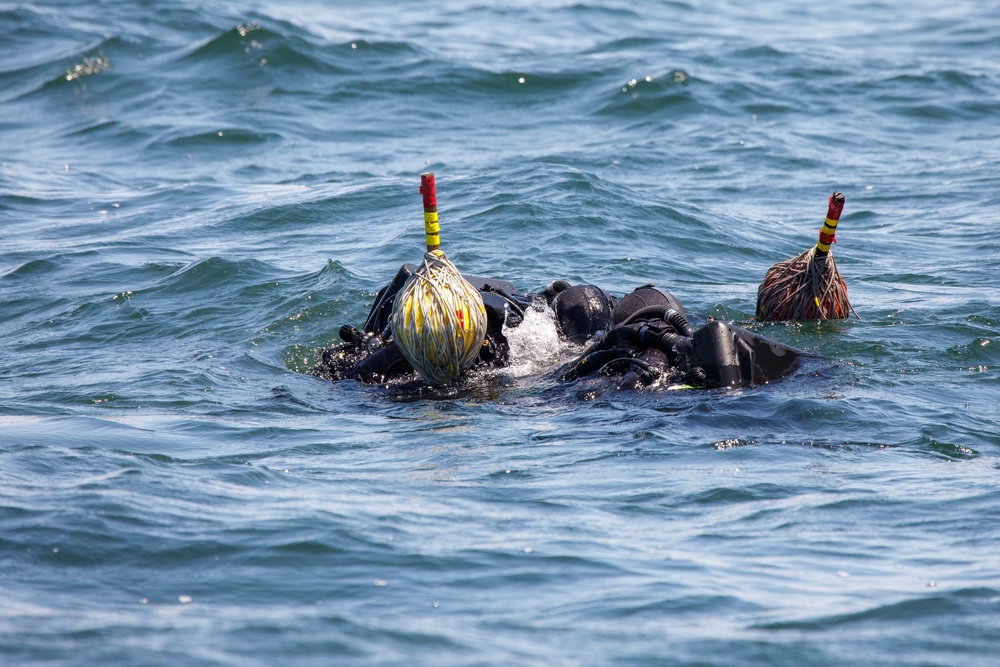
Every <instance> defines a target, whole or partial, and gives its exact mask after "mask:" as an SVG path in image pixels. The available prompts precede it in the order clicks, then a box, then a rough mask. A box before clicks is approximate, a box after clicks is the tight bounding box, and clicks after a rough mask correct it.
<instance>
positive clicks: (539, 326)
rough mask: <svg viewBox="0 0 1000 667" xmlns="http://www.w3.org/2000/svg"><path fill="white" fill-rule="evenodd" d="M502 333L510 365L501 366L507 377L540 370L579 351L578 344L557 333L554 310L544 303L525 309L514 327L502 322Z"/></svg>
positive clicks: (567, 358)
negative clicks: (540, 307) (541, 307)
mask: <svg viewBox="0 0 1000 667" xmlns="http://www.w3.org/2000/svg"><path fill="white" fill-rule="evenodd" d="M503 333H504V335H505V336H506V337H507V342H508V343H509V344H510V365H509V366H508V367H507V368H506V369H504V370H505V372H506V374H507V375H509V376H511V377H524V376H526V375H538V374H540V373H544V372H546V371H549V370H551V369H553V368H555V367H557V366H559V365H560V364H563V363H565V362H567V361H569V360H570V359H572V358H573V357H574V356H575V354H576V353H578V352H579V348H578V346H576V345H574V344H572V343H570V342H568V341H566V340H565V339H563V338H562V337H561V336H560V335H559V329H558V326H557V325H556V316H555V313H554V312H552V309H551V308H549V307H548V306H546V307H545V308H544V309H542V310H536V309H535V308H528V309H526V310H525V312H524V321H523V322H521V324H520V325H518V326H516V327H512V328H509V327H507V326H504V329H503Z"/></svg>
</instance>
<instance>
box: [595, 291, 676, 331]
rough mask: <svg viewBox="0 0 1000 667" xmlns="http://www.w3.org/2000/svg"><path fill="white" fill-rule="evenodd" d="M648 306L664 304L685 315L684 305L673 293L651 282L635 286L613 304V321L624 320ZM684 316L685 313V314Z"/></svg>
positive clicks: (616, 322)
mask: <svg viewBox="0 0 1000 667" xmlns="http://www.w3.org/2000/svg"><path fill="white" fill-rule="evenodd" d="M648 306H665V307H667V308H673V309H674V310H676V311H677V312H678V313H680V314H681V315H685V313H684V306H682V305H681V302H680V301H678V300H677V297H675V296H674V295H673V294H671V293H670V292H668V291H667V290H665V289H662V288H660V287H654V286H653V285H652V284H649V285H643V286H642V287H636V288H635V289H634V290H632V291H631V292H629V293H628V294H626V295H625V296H623V297H622V299H621V301H619V302H618V305H617V306H615V312H614V317H613V320H612V321H613V322H614V323H615V324H619V323H620V322H624V321H625V320H627V319H628V318H629V317H631V316H632V315H633V314H635V313H637V312H639V311H640V310H642V309H643V308H646V307H648ZM685 316H686V315H685Z"/></svg>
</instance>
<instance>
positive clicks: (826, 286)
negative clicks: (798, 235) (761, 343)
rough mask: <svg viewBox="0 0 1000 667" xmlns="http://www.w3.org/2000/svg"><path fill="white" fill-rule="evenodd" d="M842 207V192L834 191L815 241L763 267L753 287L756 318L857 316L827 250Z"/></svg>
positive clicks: (844, 317)
mask: <svg viewBox="0 0 1000 667" xmlns="http://www.w3.org/2000/svg"><path fill="white" fill-rule="evenodd" d="M843 208H844V195H842V194H841V193H839V192H834V193H833V195H832V196H831V197H830V202H829V207H828V210H827V214H826V220H824V222H823V228H822V229H820V232H819V242H818V243H817V244H816V245H815V246H813V247H812V248H809V250H806V251H805V252H803V253H802V254H800V255H796V256H795V257H793V258H791V259H788V260H785V261H784V262H778V263H777V264H775V265H774V266H772V267H771V268H770V269H768V270H767V273H766V274H765V275H764V280H763V282H761V284H760V286H759V287H758V288H757V319H758V320H760V321H761V322H768V321H771V322H780V321H785V320H815V319H819V320H842V319H846V318H847V317H849V316H850V314H851V313H854V316H855V317H858V318H859V319H860V317H859V316H858V314H857V312H856V311H855V310H854V307H853V306H852V305H851V302H850V301H849V300H848V298H847V283H846V282H844V279H843V277H841V275H840V272H839V271H837V263H836V262H835V261H834V260H833V253H831V252H830V245H831V244H832V243H835V242H836V239H835V237H834V235H835V234H836V231H837V223H838V221H839V220H840V214H841V212H842V211H843Z"/></svg>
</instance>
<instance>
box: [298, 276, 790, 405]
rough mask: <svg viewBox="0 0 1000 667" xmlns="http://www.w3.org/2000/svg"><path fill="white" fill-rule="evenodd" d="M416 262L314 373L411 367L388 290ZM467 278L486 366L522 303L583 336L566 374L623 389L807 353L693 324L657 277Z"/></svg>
mask: <svg viewBox="0 0 1000 667" xmlns="http://www.w3.org/2000/svg"><path fill="white" fill-rule="evenodd" d="M416 269H417V267H416V266H415V265H412V264H404V265H403V266H402V267H401V268H400V269H399V271H398V272H397V273H396V276H395V278H393V280H392V282H391V283H389V284H388V285H386V286H385V287H383V288H382V289H381V290H380V291H379V293H378V295H377V296H376V298H375V303H374V304H373V305H372V308H371V311H370V312H369V314H368V319H367V320H366V321H365V324H364V327H363V328H362V329H360V330H359V329H356V328H354V327H352V326H350V325H344V326H343V327H341V329H340V337H341V338H342V339H343V340H344V343H343V344H341V345H337V346H335V347H332V348H329V349H327V350H324V351H323V357H322V361H321V362H320V363H319V364H318V365H317V366H316V368H315V369H314V370H313V372H314V374H316V375H318V376H319V377H322V378H326V379H330V380H342V379H355V380H358V381H360V382H366V383H376V384H378V383H383V382H387V381H389V380H393V379H396V378H401V377H404V376H407V375H410V374H412V373H413V368H412V367H411V366H410V364H409V362H407V361H406V359H405V358H404V357H403V355H402V353H401V352H400V351H399V348H398V347H396V344H395V343H394V342H393V341H392V331H391V327H390V324H389V322H390V315H391V313H392V305H393V299H394V297H395V296H396V294H397V293H398V292H399V290H400V289H402V287H403V285H404V284H405V283H406V280H407V279H408V278H409V277H410V276H411V275H412V274H413V273H414V271H416ZM464 277H465V279H466V280H468V281H469V282H470V283H471V284H472V285H473V287H474V288H475V289H477V290H479V293H480V296H481V297H482V299H483V305H484V306H485V308H486V314H487V332H486V337H485V340H484V341H483V345H482V348H481V350H480V353H479V359H478V364H479V365H482V366H487V367H503V366H505V365H506V364H507V363H508V360H509V352H510V346H509V344H508V342H507V338H506V336H505V335H504V333H503V328H504V326H507V327H511V328H512V327H516V326H517V325H519V324H520V323H521V322H522V321H523V319H524V311H525V309H526V308H529V307H532V306H533V305H537V306H542V305H544V304H547V305H548V306H549V307H550V308H551V309H552V310H553V312H554V313H555V316H556V322H557V325H558V327H559V331H560V333H561V334H562V335H563V336H565V337H566V338H567V339H569V340H570V341H572V342H575V343H581V344H584V343H587V344H588V347H587V348H586V349H585V351H584V352H583V354H582V355H581V356H580V357H579V358H578V359H577V360H575V361H574V362H572V363H571V364H569V365H568V367H567V368H566V369H564V370H563V373H562V378H563V379H564V380H566V381H573V380H577V379H579V378H582V377H585V376H588V375H592V374H595V373H601V374H603V375H610V376H612V377H614V378H615V380H616V386H617V387H618V388H619V389H637V388H639V387H643V386H649V385H652V384H653V383H656V382H659V383H660V384H662V385H666V384H676V383H682V382H683V383H685V384H688V385H692V386H695V387H704V388H712V387H746V386H752V385H757V384H766V383H768V382H772V381H775V380H778V379H781V378H783V377H786V376H788V375H790V374H791V373H792V372H794V370H795V369H796V368H797V367H798V365H799V362H800V358H801V357H802V356H803V355H804V354H805V353H803V352H802V351H800V350H796V349H794V348H791V347H788V346H786V345H783V344H781V343H778V342H777V341H774V340H771V339H768V338H765V337H763V336H760V335H758V334H755V333H753V332H750V331H747V330H745V329H741V328H739V327H735V326H733V325H731V324H726V323H724V322H721V321H719V320H709V321H708V322H707V323H706V324H705V325H703V326H702V327H700V328H699V329H697V330H693V329H692V327H691V325H690V324H689V323H688V321H687V316H686V314H685V312H684V307H683V306H682V305H681V303H680V301H678V300H677V298H676V297H675V296H674V295H673V294H671V293H670V292H668V291H666V290H664V289H660V288H658V287H654V286H653V285H644V286H642V287H638V288H636V289H635V290H634V291H632V292H631V293H629V294H627V295H625V296H624V297H623V298H622V299H621V300H617V299H615V298H614V297H613V296H611V295H609V294H607V293H606V292H605V291H604V290H602V289H600V288H599V287H596V286H594V285H575V286H574V285H570V284H569V283H568V282H566V281H564V280H557V281H555V282H553V283H551V284H550V285H549V286H548V287H547V288H546V289H545V290H544V291H543V292H542V293H541V294H539V295H535V296H531V295H524V294H522V293H521V292H519V291H518V290H517V288H516V287H514V285H513V284H511V283H509V282H507V281H505V280H494V279H489V278H481V277H478V276H464Z"/></svg>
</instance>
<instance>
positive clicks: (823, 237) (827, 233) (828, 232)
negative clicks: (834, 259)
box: [816, 192, 844, 256]
mask: <svg viewBox="0 0 1000 667" xmlns="http://www.w3.org/2000/svg"><path fill="white" fill-rule="evenodd" d="M843 211H844V195H843V194H841V193H839V192H834V193H833V194H832V195H830V206H829V208H828V209H827V211H826V220H824V221H823V228H822V229H820V230H819V242H818V243H817V244H816V254H817V255H819V256H822V255H825V254H826V253H828V252H830V244H831V243H836V242H837V238H836V234H837V223H838V222H840V214H841V213H843Z"/></svg>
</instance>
